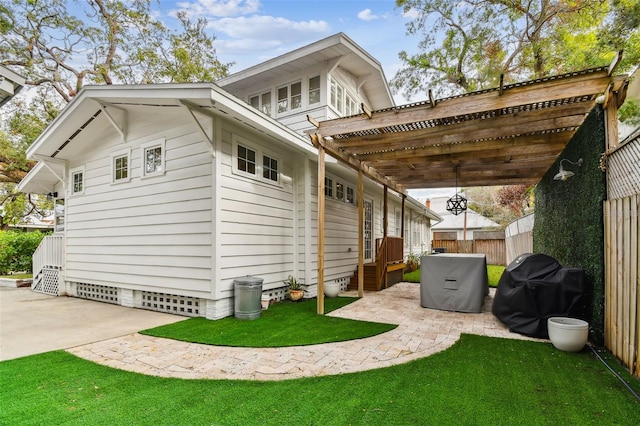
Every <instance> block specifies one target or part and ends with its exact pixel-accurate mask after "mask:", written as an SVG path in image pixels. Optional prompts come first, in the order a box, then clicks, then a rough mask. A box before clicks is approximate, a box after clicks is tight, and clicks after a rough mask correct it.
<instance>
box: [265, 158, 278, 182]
mask: <svg viewBox="0 0 640 426" xmlns="http://www.w3.org/2000/svg"><path fill="white" fill-rule="evenodd" d="M279 176H280V174H279V173H278V160H276V159H274V158H271V157H269V156H267V155H263V156H262V177H263V178H265V179H269V180H272V181H274V182H278V180H279V178H278V177H279Z"/></svg>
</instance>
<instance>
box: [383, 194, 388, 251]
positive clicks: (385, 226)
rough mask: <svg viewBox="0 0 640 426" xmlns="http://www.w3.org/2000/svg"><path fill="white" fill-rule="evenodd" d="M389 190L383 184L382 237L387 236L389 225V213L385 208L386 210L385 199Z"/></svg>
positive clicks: (386, 201)
mask: <svg viewBox="0 0 640 426" xmlns="http://www.w3.org/2000/svg"><path fill="white" fill-rule="evenodd" d="M388 192H389V188H388V187H387V185H385V186H384V194H383V195H382V199H383V207H382V237H383V238H384V237H386V236H387V229H388V227H389V217H388V216H389V215H388V214H387V210H388V207H389V206H388V204H387V203H388V200H387V193H388Z"/></svg>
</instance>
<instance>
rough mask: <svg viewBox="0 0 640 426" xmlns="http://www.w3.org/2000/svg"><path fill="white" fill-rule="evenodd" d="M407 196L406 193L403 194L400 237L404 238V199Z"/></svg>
mask: <svg viewBox="0 0 640 426" xmlns="http://www.w3.org/2000/svg"><path fill="white" fill-rule="evenodd" d="M406 198H407V197H406V196H405V195H404V194H402V208H401V214H402V219H401V221H400V238H403V239H404V201H405V199H406ZM403 241H404V240H403Z"/></svg>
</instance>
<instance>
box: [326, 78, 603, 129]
mask: <svg viewBox="0 0 640 426" xmlns="http://www.w3.org/2000/svg"><path fill="white" fill-rule="evenodd" d="M610 79H611V77H610V76H609V75H608V71H607V69H605V68H599V69H597V70H587V71H584V72H583V73H576V74H572V75H569V76H567V75H565V76H556V77H549V78H546V79H541V80H537V81H534V82H531V83H528V84H522V85H518V84H514V85H509V86H505V88H504V91H503V94H502V96H500V94H499V91H498V90H488V91H485V92H479V93H473V94H469V95H465V96H458V97H452V98H446V99H441V100H438V101H437V103H436V106H435V107H432V106H431V104H430V103H424V104H419V105H416V106H410V107H407V108H400V109H391V110H384V111H379V112H375V113H374V114H373V116H372V117H371V118H368V117H367V116H363V115H358V116H354V117H347V118H341V119H335V120H327V121H323V122H321V123H320V127H319V128H318V132H319V133H321V134H322V135H323V136H335V135H340V134H347V133H353V132H362V131H366V130H373V129H379V128H382V127H387V126H398V125H407V124H411V123H415V122H418V121H426V120H439V119H444V118H448V117H455V116H459V115H461V114H466V115H470V114H478V113H482V112H485V111H493V110H496V109H505V108H507V109H508V108H516V107H519V106H521V105H523V104H537V103H544V102H552V101H558V100H562V99H567V98H579V97H583V96H592V95H593V94H594V93H597V94H599V93H602V92H603V91H604V90H605V89H606V87H607V85H608V84H609V81H610Z"/></svg>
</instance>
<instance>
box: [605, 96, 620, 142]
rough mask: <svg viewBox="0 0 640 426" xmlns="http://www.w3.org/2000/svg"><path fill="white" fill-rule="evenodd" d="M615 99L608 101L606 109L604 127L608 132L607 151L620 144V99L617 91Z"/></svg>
mask: <svg viewBox="0 0 640 426" xmlns="http://www.w3.org/2000/svg"><path fill="white" fill-rule="evenodd" d="M611 96H612V98H613V99H610V100H609V102H607V103H606V106H605V110H604V127H605V133H606V152H609V151H610V150H611V149H613V148H615V147H616V146H618V100H617V99H616V95H615V93H612V94H611Z"/></svg>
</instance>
